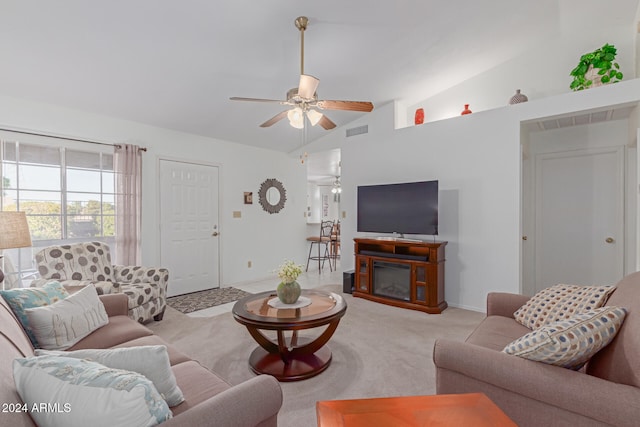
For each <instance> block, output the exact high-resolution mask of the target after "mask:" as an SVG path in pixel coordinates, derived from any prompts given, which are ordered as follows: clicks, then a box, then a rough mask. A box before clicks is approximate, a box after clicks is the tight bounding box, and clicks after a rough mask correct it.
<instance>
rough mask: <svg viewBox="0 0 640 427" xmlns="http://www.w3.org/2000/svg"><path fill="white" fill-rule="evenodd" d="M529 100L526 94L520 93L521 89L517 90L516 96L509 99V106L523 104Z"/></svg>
mask: <svg viewBox="0 0 640 427" xmlns="http://www.w3.org/2000/svg"><path fill="white" fill-rule="evenodd" d="M528 100H529V98H527V95H525V94H524V93H520V89H516V94H515V95H513V96H512V97H511V98H510V99H509V105H513V104H521V103H523V102H527V101H528Z"/></svg>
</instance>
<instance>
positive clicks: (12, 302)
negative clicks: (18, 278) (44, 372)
mask: <svg viewBox="0 0 640 427" xmlns="http://www.w3.org/2000/svg"><path fill="white" fill-rule="evenodd" d="M0 295H2V297H3V298H4V299H5V301H7V304H9V307H11V310H12V311H13V313H14V314H15V315H16V317H17V318H18V320H19V321H20V323H21V324H22V328H23V329H24V331H25V332H26V333H27V336H28V337H29V339H30V340H31V344H33V346H34V347H37V346H38V342H37V341H36V337H35V336H34V335H33V332H32V331H31V327H30V325H29V320H28V319H27V314H26V313H25V310H26V309H28V308H33V307H43V306H46V305H49V304H53V303H55V302H57V301H60V300H63V299H65V298H66V297H68V296H69V292H67V290H66V289H65V288H64V287H63V286H62V285H61V284H60V282H50V283H47V284H46V285H44V286H43V287H41V288H17V289H7V290H2V291H0Z"/></svg>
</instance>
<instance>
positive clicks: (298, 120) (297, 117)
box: [287, 107, 304, 129]
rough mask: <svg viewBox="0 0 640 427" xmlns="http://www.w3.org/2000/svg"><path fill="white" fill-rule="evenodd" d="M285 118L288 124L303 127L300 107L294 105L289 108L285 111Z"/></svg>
mask: <svg viewBox="0 0 640 427" xmlns="http://www.w3.org/2000/svg"><path fill="white" fill-rule="evenodd" d="M287 118H288V119H289V124H290V125H291V126H293V127H294V128H296V129H303V128H304V115H303V112H302V108H300V107H296V108H292V109H291V110H289V112H288V113H287Z"/></svg>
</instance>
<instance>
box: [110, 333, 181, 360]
mask: <svg viewBox="0 0 640 427" xmlns="http://www.w3.org/2000/svg"><path fill="white" fill-rule="evenodd" d="M138 345H164V346H165V347H167V352H168V353H169V363H170V364H171V366H173V365H177V364H178V363H182V362H187V361H189V360H191V358H190V357H189V356H187V355H186V354H184V353H183V352H181V351H180V350H178V349H177V348H176V347H175V346H173V345H171V344H168V343H167V342H166V341H165V340H163V339H162V338H160V337H159V336H157V335H149V336H146V337H140V338H136V339H133V340H131V341H127V342H124V343H122V344H118V345H116V346H114V347H113V348H127V347H135V346H138Z"/></svg>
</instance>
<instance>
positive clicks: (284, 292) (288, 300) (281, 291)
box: [276, 280, 302, 304]
mask: <svg viewBox="0 0 640 427" xmlns="http://www.w3.org/2000/svg"><path fill="white" fill-rule="evenodd" d="M301 291H302V290H301V289H300V284H299V283H298V282H296V281H295V280H294V281H293V282H289V283H285V282H280V284H279V285H278V288H277V289H276V294H277V295H278V298H279V299H280V301H282V303H283V304H295V302H296V301H298V298H300V293H301Z"/></svg>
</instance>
